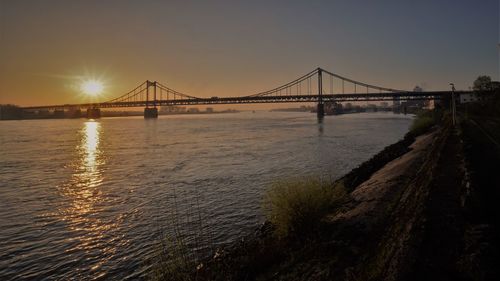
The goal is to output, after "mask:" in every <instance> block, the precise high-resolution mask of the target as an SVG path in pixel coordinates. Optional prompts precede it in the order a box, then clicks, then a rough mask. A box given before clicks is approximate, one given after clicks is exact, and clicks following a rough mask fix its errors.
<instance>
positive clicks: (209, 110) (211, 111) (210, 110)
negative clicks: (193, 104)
mask: <svg viewBox="0 0 500 281" xmlns="http://www.w3.org/2000/svg"><path fill="white" fill-rule="evenodd" d="M206 112H207V113H213V112H214V109H213V107H207V109H206Z"/></svg>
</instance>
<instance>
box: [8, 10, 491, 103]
mask: <svg viewBox="0 0 500 281" xmlns="http://www.w3.org/2000/svg"><path fill="white" fill-rule="evenodd" d="M347 2H349V3H347ZM403 2H404V1H403ZM441 2H443V1H437V2H436V1H422V3H419V4H416V3H412V4H411V5H409V4H408V3H401V4H398V3H399V2H395V1H381V2H380V3H378V4H367V3H366V2H360V1H352V3H351V1H346V2H345V3H343V2H342V1H340V2H335V3H333V2H332V1H329V2H321V1H319V2H315V3H314V4H307V3H305V2H295V1H286V2H279V1H276V2H273V3H272V4H270V3H268V2H265V1H264V2H260V1H255V2H253V1H252V3H234V2H232V1H214V2H211V3H210V4H208V3H199V4H194V2H190V1H168V3H166V2H161V1H112V0H110V1H94V0H89V1H58V0H46V1H26V0H20V1H7V0H0V103H14V104H19V105H24V106H26V105H43V104H64V103H79V102H86V101H88V98H87V97H85V96H84V95H82V94H81V92H80V90H79V84H80V83H81V81H82V80H85V79H89V78H95V79H99V80H101V81H102V82H103V83H104V84H105V93H104V94H103V96H102V97H101V101H105V100H107V99H109V98H113V97H116V96H119V95H121V94H123V93H125V92H127V91H128V90H130V89H132V88H133V87H135V86H136V85H138V84H139V83H141V82H143V81H144V80H146V79H149V80H153V81H154V80H157V81H160V82H162V83H163V84H165V85H168V86H169V87H171V88H173V89H176V90H178V91H180V92H185V93H187V94H191V95H194V96H200V97H211V96H221V97H222V96H241V95H249V94H254V93H256V92H260V91H264V90H267V89H270V88H274V87H276V86H279V85H281V84H283V83H286V82H288V81H289V80H292V79H294V78H296V77H298V76H300V75H302V74H305V73H307V72H309V71H311V70H312V69H314V68H316V67H318V66H321V67H323V68H325V69H328V70H330V71H332V72H335V73H338V74H340V75H344V76H347V77H352V78H354V79H356V80H359V81H363V82H367V83H371V84H375V85H380V86H387V87H392V88H401V89H412V88H413V87H414V86H415V85H421V86H423V88H424V89H428V90H439V89H447V88H448V83H449V82H455V84H456V85H457V87H458V88H462V89H467V88H468V86H469V85H470V84H471V83H472V81H473V80H474V79H475V77H477V76H478V75H480V74H486V75H491V76H492V77H494V78H496V77H498V47H497V44H498V3H497V1H490V0H487V1H484V2H482V4H481V5H476V4H475V3H473V1H471V3H468V4H467V3H460V4H458V3H457V2H456V1H452V2H453V3H457V4H455V5H453V6H450V5H447V4H446V3H444V2H446V1H444V2H443V3H441ZM387 14H391V17H387V16H386V15H387ZM478 30H480V32H479V34H478ZM471 41H472V42H473V43H471ZM496 79H498V78H496ZM269 106H270V105H263V106H262V107H269ZM286 106H287V107H288V106H296V105H286ZM228 107H231V106H228ZM233 107H234V106H233Z"/></svg>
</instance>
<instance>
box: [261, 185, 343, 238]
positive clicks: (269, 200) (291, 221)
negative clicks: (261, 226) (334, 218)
mask: <svg viewBox="0 0 500 281" xmlns="http://www.w3.org/2000/svg"><path fill="white" fill-rule="evenodd" d="M345 194H346V192H345V190H344V187H343V185H342V184H336V185H332V183H331V182H330V181H323V180H321V179H315V178H305V179H295V180H285V181H279V182H276V183H274V184H273V185H272V186H271V188H270V189H269V190H268V191H267V193H266V195H265V197H264V200H263V209H264V213H265V215H266V217H267V219H268V220H269V221H270V222H271V223H272V224H273V225H274V226H275V233H276V234H277V235H278V236H280V237H285V236H291V235H301V234H306V233H307V232H311V231H312V230H314V229H316V228H317V226H318V225H319V222H320V221H321V219H322V218H323V217H324V215H326V214H327V212H328V211H329V210H330V209H331V208H332V207H333V206H334V205H335V203H336V202H338V200H340V199H341V198H342V197H343V196H344V195H345Z"/></svg>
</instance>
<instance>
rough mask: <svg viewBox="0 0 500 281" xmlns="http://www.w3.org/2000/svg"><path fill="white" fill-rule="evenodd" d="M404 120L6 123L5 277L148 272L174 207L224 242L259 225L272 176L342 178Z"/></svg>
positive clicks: (252, 117)
mask: <svg viewBox="0 0 500 281" xmlns="http://www.w3.org/2000/svg"><path fill="white" fill-rule="evenodd" d="M410 122H411V118H410V117H408V116H403V115H393V114H390V113H364V114H353V115H343V116H331V117H326V118H325V120H324V122H323V123H322V124H318V123H317V120H316V117H315V115H314V114H311V113H278V112H275V113H270V112H257V113H250V112H249V113H236V114H218V115H217V114H213V115H185V116H168V117H167V116H162V117H160V118H159V119H158V120H144V119H143V118H114V119H113V118H109V119H106V118H105V119H101V120H99V121H97V122H94V121H87V120H83V119H80V120H33V121H6V122H1V123H0V280H23V279H38V280H39V279H44V278H45V279H48V280H70V279H72V280H74V279H76V280H93V279H109V280H124V279H140V278H144V276H145V274H146V272H147V270H148V268H149V265H148V262H147V260H148V259H150V258H151V257H152V256H153V253H154V251H155V249H156V247H157V245H158V238H159V236H160V234H159V233H160V232H159V230H164V231H166V232H168V231H170V230H171V228H172V217H173V213H176V216H177V217H180V218H181V219H180V222H179V223H178V224H179V225H180V227H181V228H189V227H193V224H198V223H199V222H200V220H198V221H194V222H193V221H190V220H189V219H188V218H189V217H193V216H192V214H193V213H195V214H198V215H200V216H201V217H202V220H203V221H202V223H203V224H204V225H206V226H209V228H210V229H211V231H212V237H211V238H210V240H211V242H212V243H214V244H215V245H219V244H226V243H230V242H231V241H234V240H235V239H238V237H240V236H241V235H244V234H247V233H250V232H251V231H253V230H254V229H255V227H256V226H257V225H258V224H259V223H261V222H262V221H263V217H262V214H261V212H260V209H259V207H260V202H261V199H262V195H263V192H264V191H265V189H266V188H267V187H268V186H269V184H270V183H272V182H273V181H275V180H277V179H282V178H289V177H292V176H303V175H315V176H318V175H319V176H326V177H333V178H336V177H338V176H341V175H342V174H344V173H346V172H348V171H349V170H350V169H352V168H354V167H355V166H356V165H358V164H360V163H361V162H363V161H365V160H367V159H368V158H370V157H371V156H372V155H373V154H375V153H376V152H378V151H380V150H381V149H382V148H383V147H385V146H386V145H388V144H391V143H393V142H395V141H397V140H398V139H400V138H401V137H402V136H403V135H404V133H405V132H406V131H407V129H408V126H409V124H410ZM183 218H186V219H185V220H183Z"/></svg>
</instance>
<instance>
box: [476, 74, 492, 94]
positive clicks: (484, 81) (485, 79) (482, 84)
mask: <svg viewBox="0 0 500 281" xmlns="http://www.w3.org/2000/svg"><path fill="white" fill-rule="evenodd" d="M472 88H473V89H474V91H491V90H492V84H491V77H490V76H487V75H481V76H479V77H477V78H476V80H475V81H474V86H473V87H472Z"/></svg>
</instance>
